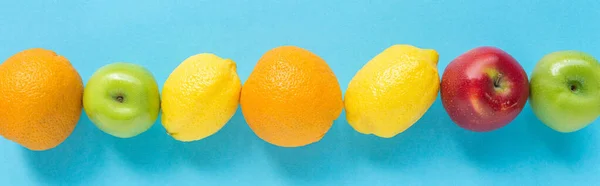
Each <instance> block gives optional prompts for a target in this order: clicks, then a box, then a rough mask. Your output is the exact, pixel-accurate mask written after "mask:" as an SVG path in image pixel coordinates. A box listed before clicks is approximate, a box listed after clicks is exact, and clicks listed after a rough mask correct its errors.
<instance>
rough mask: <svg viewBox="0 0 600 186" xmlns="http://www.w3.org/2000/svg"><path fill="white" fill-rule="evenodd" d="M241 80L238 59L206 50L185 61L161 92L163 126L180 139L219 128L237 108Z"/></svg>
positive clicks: (188, 138) (191, 139) (208, 133)
mask: <svg viewBox="0 0 600 186" xmlns="http://www.w3.org/2000/svg"><path fill="white" fill-rule="evenodd" d="M240 91H241V81H240V78H239V77H238V75H237V73H236V65H235V62H234V61H232V60H230V59H223V58H220V57H219V56H216V55H214V54H209V53H204V54H198V55H194V56H191V57H189V58H187V59H186V60H184V61H183V62H182V63H181V64H180V65H179V66H178V67H177V68H176V69H175V70H174V71H173V72H172V73H171V75H169V77H168V78H167V81H166V82H165V84H164V87H163V91H162V98H161V99H162V103H161V104H162V105H161V106H162V125H163V127H165V129H166V130H167V133H169V135H171V136H172V137H173V138H175V139H176V140H179V141H195V140H200V139H203V138H206V137H208V136H210V135H212V134H214V133H216V132H217V131H219V130H220V129H221V128H222V127H223V126H224V125H225V124H226V123H227V122H228V121H229V119H231V117H232V116H233V114H235V111H236V110H237V107H238V104H239V99H240Z"/></svg>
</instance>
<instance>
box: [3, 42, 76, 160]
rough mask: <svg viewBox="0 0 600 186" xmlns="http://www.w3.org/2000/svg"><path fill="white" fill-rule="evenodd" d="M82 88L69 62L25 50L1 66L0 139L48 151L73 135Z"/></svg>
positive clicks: (37, 49)
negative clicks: (0, 137) (0, 109)
mask: <svg viewBox="0 0 600 186" xmlns="http://www.w3.org/2000/svg"><path fill="white" fill-rule="evenodd" d="M82 96H83V83H82V82H81V77H80V76H79V73H77V71H75V69H74V68H73V66H72V65H71V63H70V62H69V60H67V59H66V58H64V57H62V56H59V55H57V54H56V53H54V52H52V51H49V50H45V49H39V48H36V49H28V50H24V51H22V52H19V53H17V54H15V55H13V56H12V57H10V58H8V59H7V60H6V61H5V62H4V63H3V64H2V65H0V108H2V111H1V112H0V135H2V136H3V137H5V138H6V139H9V140H11V141H14V142H16V143H18V144H20V145H22V146H24V147H25V148H27V149H30V150H36V151H37V150H47V149H51V148H54V147H56V146H57V145H59V144H60V143H62V142H63V141H64V140H65V139H67V137H68V136H69V135H70V134H71V132H73V129H74V128H75V125H77V121H78V120H79V116H80V115H81V107H82V105H81V102H82V101H81V98H82Z"/></svg>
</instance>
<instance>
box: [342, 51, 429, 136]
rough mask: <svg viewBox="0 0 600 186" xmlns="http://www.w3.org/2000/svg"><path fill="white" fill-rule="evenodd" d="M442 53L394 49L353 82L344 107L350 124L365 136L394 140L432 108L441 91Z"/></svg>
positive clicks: (370, 63)
mask: <svg viewBox="0 0 600 186" xmlns="http://www.w3.org/2000/svg"><path fill="white" fill-rule="evenodd" d="M437 63H438V53H437V52H436V51H435V50H431V49H421V48H417V47H414V46H411V45H394V46H391V47H389V48H387V49H385V50H384V51H383V52H381V53H380V54H378V55H377V56H375V57H374V58H373V59H371V61H369V62H368V63H367V64H366V65H365V66H363V68H362V69H360V70H359V71H358V72H357V74H356V75H355V76H354V78H352V80H351V81H350V84H349V85H348V89H347V90H346V97H345V99H344V104H345V108H346V117H347V120H348V123H350V125H351V126H352V127H353V128H354V130H356V131H358V132H360V133H363V134H374V135H376V136H379V137H383V138H391V137H394V136H395V135H397V134H399V133H401V132H403V131H405V130H406V129H408V128H409V127H410V126H412V125H413V124H414V123H415V122H417V121H418V120H419V119H420V118H421V117H422V116H423V114H425V112H426V111H427V109H429V107H431V105H432V104H433V102H434V101H435V99H436V97H437V94H438V91H439V86H440V83H439V81H440V80H439V74H438V71H437Z"/></svg>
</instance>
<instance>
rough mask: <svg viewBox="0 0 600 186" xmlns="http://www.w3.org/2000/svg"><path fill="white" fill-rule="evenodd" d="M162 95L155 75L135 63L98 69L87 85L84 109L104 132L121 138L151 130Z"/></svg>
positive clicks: (84, 95) (117, 64)
mask: <svg viewBox="0 0 600 186" xmlns="http://www.w3.org/2000/svg"><path fill="white" fill-rule="evenodd" d="M159 107H160V95H159V93H158V85H157V84H156V80H155V79H154V76H152V73H151V72H150V71H148V70H147V69H146V68H144V67H142V66H140V65H136V64H131V63H113V64H109V65H106V66H103V67H102V68H100V69H98V70H97V71H96V72H95V73H94V74H93V75H92V77H91V78H90V80H89V81H88V83H87V85H86V86H85V90H84V94H83V108H84V109H85V112H86V113H87V115H88V117H89V118H90V120H91V121H92V122H93V123H94V124H95V125H96V126H97V127H98V128H99V129H100V130H102V131H104V132H106V133H108V134H110V135H113V136H116V137H120V138H130V137H133V136H137V135H138V134H141V133H142V132H144V131H146V130H148V129H149V128H150V127H151V126H152V124H154V122H155V121H156V118H157V117H158V112H159V109H160V108H159Z"/></svg>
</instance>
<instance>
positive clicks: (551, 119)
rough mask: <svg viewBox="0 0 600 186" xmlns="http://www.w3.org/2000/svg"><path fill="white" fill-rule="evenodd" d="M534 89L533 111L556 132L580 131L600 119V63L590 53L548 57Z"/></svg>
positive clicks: (536, 71) (533, 82) (537, 69)
mask: <svg viewBox="0 0 600 186" xmlns="http://www.w3.org/2000/svg"><path fill="white" fill-rule="evenodd" d="M530 89H531V95H530V105H531V107H532V109H533V112H534V113H535V115H536V116H537V117H538V118H539V119H540V120H541V121H542V122H543V123H544V124H546V125H548V127H550V128H552V129H554V130H556V131H559V132H564V133H568V132H574V131H577V130H579V129H582V128H584V127H586V126H587V125H589V124H591V123H592V122H594V120H596V118H598V116H600V64H599V63H598V60H596V59H595V58H594V57H593V56H591V55H589V54H587V53H584V52H580V51H558V52H553V53H550V54H548V55H546V56H544V57H543V58H542V59H541V60H540V61H539V62H538V63H537V65H536V66H535V69H534V70H533V73H532V74H531V82H530Z"/></svg>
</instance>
